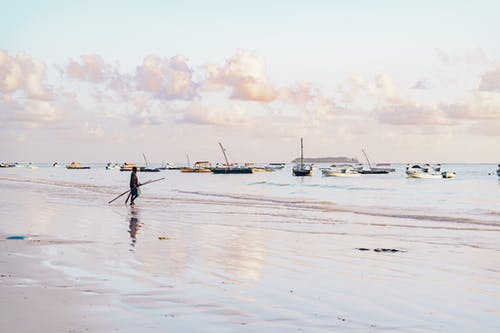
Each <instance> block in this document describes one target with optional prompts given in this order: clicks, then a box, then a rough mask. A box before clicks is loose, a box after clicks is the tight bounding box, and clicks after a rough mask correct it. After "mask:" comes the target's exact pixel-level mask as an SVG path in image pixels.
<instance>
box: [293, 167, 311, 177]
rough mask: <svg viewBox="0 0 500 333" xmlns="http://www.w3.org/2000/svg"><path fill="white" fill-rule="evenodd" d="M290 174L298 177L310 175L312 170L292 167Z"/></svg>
mask: <svg viewBox="0 0 500 333" xmlns="http://www.w3.org/2000/svg"><path fill="white" fill-rule="evenodd" d="M292 174H293V175H294V176H298V177H303V176H312V170H301V169H293V172H292Z"/></svg>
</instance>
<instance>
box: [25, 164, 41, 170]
mask: <svg viewBox="0 0 500 333" xmlns="http://www.w3.org/2000/svg"><path fill="white" fill-rule="evenodd" d="M26 168H27V169H38V166H36V165H34V164H33V163H28V165H27V166H26Z"/></svg>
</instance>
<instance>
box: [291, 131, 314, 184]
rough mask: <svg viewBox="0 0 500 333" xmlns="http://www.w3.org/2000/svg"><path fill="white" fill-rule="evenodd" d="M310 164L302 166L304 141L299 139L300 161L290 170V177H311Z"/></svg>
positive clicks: (311, 168)
mask: <svg viewBox="0 0 500 333" xmlns="http://www.w3.org/2000/svg"><path fill="white" fill-rule="evenodd" d="M312 171H313V166H312V164H304V139H303V138H300V161H299V163H298V164H297V165H295V166H294V167H293V169H292V175H294V176H297V177H303V176H312Z"/></svg>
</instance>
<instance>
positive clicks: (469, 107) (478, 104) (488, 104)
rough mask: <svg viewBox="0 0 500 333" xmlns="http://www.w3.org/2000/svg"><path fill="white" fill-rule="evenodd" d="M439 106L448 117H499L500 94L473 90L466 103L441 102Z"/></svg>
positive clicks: (479, 118)
mask: <svg viewBox="0 0 500 333" xmlns="http://www.w3.org/2000/svg"><path fill="white" fill-rule="evenodd" d="M440 107H441V109H442V110H443V111H444V112H445V113H446V114H447V115H448V117H450V118H457V119H465V120H482V119H486V120H488V119H491V120H498V119H500V95H499V94H497V93H488V92H475V93H474V94H473V96H472V98H471V99H469V100H468V101H467V102H466V103H455V104H441V105H440Z"/></svg>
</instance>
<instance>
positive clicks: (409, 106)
mask: <svg viewBox="0 0 500 333" xmlns="http://www.w3.org/2000/svg"><path fill="white" fill-rule="evenodd" d="M375 116H376V118H377V119H378V120H379V121H380V122H382V123H386V124H392V125H414V126H422V125H452V124H453V121H451V120H450V119H449V118H448V117H447V115H446V113H445V112H443V111H442V110H441V109H440V108H438V107H437V106H425V105H419V104H415V103H410V102H408V103H401V104H391V105H387V106H385V107H382V108H378V109H376V110H375Z"/></svg>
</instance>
